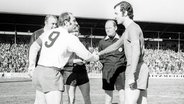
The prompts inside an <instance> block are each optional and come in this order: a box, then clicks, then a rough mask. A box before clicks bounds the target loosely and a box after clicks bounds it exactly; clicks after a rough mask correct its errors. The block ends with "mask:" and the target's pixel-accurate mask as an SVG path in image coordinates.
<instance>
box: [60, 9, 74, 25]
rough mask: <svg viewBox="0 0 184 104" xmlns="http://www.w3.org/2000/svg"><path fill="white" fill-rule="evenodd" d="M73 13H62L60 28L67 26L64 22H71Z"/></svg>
mask: <svg viewBox="0 0 184 104" xmlns="http://www.w3.org/2000/svg"><path fill="white" fill-rule="evenodd" d="M71 14H72V13H70V12H64V13H62V14H61V15H60V16H59V21H58V24H59V26H64V25H65V24H64V22H65V21H68V22H69V21H70V19H71V18H70V15H71Z"/></svg>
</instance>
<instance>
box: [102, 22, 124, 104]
mask: <svg viewBox="0 0 184 104" xmlns="http://www.w3.org/2000/svg"><path fill="white" fill-rule="evenodd" d="M116 30H117V25H116V23H115V21H113V20H108V21H107V22H106V24H105V31H106V34H107V36H106V37H105V38H104V39H102V40H100V42H99V51H101V50H103V49H105V48H106V47H108V46H109V45H111V44H113V43H115V42H116V41H117V40H118V39H119V38H120V37H119V35H118V34H117V33H116ZM100 62H101V63H102V64H103V68H102V88H103V89H104V90H105V104H112V99H113V90H114V88H116V90H118V91H119V100H120V103H119V104H123V103H124V99H123V98H124V83H125V69H126V59H125V53H124V47H123V45H122V46H121V47H120V48H119V49H117V50H116V51H113V52H111V53H108V54H104V55H102V56H100Z"/></svg>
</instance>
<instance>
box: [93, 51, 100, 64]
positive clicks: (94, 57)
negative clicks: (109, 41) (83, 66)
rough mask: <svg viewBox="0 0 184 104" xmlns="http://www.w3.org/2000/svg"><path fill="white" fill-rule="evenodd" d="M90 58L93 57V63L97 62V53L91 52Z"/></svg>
mask: <svg viewBox="0 0 184 104" xmlns="http://www.w3.org/2000/svg"><path fill="white" fill-rule="evenodd" d="M92 56H93V58H92V60H93V61H95V62H96V61H99V53H98V52H93V53H92Z"/></svg>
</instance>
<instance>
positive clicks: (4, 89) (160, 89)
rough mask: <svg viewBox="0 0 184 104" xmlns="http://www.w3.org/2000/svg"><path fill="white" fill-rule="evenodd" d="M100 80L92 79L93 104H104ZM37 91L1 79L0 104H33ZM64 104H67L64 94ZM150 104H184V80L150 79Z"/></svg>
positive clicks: (16, 81) (21, 82)
mask: <svg viewBox="0 0 184 104" xmlns="http://www.w3.org/2000/svg"><path fill="white" fill-rule="evenodd" d="M101 86H102V82H101V79H100V78H91V79H90V87H91V93H90V94H91V100H92V104H104V100H105V99H104V91H103V90H102V88H101ZM34 97H35V91H34V89H33V87H32V84H31V80H29V79H22V78H14V79H0V104H33V102H34ZM63 100H64V104H67V97H66V92H64V99H63ZM76 104H83V98H82V95H81V93H80V91H79V89H77V92H76ZM113 104H118V93H117V91H114V99H113ZM148 104H184V79H150V80H149V88H148Z"/></svg>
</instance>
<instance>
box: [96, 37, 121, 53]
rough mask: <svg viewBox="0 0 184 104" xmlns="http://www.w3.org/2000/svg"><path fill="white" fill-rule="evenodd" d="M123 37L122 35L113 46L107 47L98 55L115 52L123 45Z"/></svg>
mask: <svg viewBox="0 0 184 104" xmlns="http://www.w3.org/2000/svg"><path fill="white" fill-rule="evenodd" d="M123 37H124V36H123V35H122V36H121V37H120V39H119V40H118V41H116V42H115V43H114V44H112V45H110V46H108V47H107V48H105V49H104V50H102V51H100V52H99V54H98V55H103V54H106V53H109V52H112V51H115V50H117V49H118V48H119V47H120V46H122V45H123Z"/></svg>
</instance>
